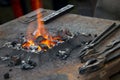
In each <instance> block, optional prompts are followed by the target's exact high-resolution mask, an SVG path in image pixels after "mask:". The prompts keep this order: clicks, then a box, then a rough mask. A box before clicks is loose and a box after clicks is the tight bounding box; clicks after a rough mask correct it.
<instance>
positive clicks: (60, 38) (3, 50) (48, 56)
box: [0, 9, 120, 80]
mask: <svg viewBox="0 0 120 80" xmlns="http://www.w3.org/2000/svg"><path fill="white" fill-rule="evenodd" d="M38 10H40V11H43V12H41V13H42V14H43V17H45V16H47V15H49V14H51V13H55V12H56V11H52V10H46V9H38ZM62 10H63V9H62ZM63 11H64V10H63ZM36 15H37V14H36V11H33V12H31V13H29V14H27V15H25V16H22V17H20V18H17V19H15V20H13V21H10V22H8V23H5V24H3V25H1V26H0V57H1V58H0V76H1V77H0V80H4V79H5V78H9V79H10V80H93V79H98V80H101V79H102V80H103V78H105V77H104V76H107V75H106V73H107V72H108V73H111V72H112V71H115V69H114V66H116V65H117V64H118V63H119V61H120V60H119V59H118V60H117V61H115V62H113V63H109V64H108V65H107V66H106V67H104V68H103V69H101V70H99V71H96V72H93V73H90V74H86V75H80V74H79V67H81V66H82V65H83V64H82V63H81V61H80V59H79V56H80V51H81V50H82V49H83V48H84V47H85V46H86V45H87V44H89V43H90V42H91V41H92V40H93V39H94V38H96V35H99V34H100V33H101V32H103V31H104V30H105V29H106V28H107V27H108V26H110V25H111V24H112V23H113V22H116V24H119V22H118V21H111V20H104V19H97V18H90V17H83V16H80V15H75V14H65V15H63V16H61V17H58V18H56V19H54V20H52V21H51V22H49V23H47V24H46V23H45V24H44V29H43V31H44V30H46V31H44V33H45V34H44V33H42V35H41V34H40V32H39V31H38V32H37V30H38V28H40V27H38V20H36V17H35V16H36ZM30 16H32V17H30ZM28 20H29V21H30V23H29V21H28ZM31 20H33V21H32V22H31ZM39 25H43V23H41V24H39ZM31 26H32V27H34V29H33V28H32V29H31ZM29 28H30V29H29ZM27 31H28V32H29V33H28V32H27ZM36 33H39V35H37V37H35V36H36ZM118 33H119V31H118ZM118 33H117V34H118ZM117 34H116V35H115V36H117ZM43 35H44V36H46V35H47V37H44V36H43ZM113 36H114V35H113ZM34 37H35V38H34ZM117 37H119V36H117ZM30 40H32V42H30ZM44 40H45V41H46V40H47V41H50V44H49V45H47V44H46V43H44ZM42 41H43V42H42ZM110 41H111V40H110ZM40 42H42V44H41V43H40ZM28 43H30V44H28ZM31 43H32V44H31ZM43 43H44V44H43ZM107 43H108V42H107ZM3 45H4V46H3ZM26 45H27V47H26ZM100 46H103V45H102V44H101V45H100ZM39 47H40V49H39ZM100 48H101V47H100ZM102 48H105V47H102ZM100 50H101V49H100ZM113 65H114V66H113ZM118 67H119V66H117V67H116V68H118ZM110 69H111V70H112V69H113V70H112V71H111V72H109V71H110ZM105 71H106V72H105ZM94 75H95V76H94ZM86 76H87V77H86ZM9 79H8V80H9Z"/></svg>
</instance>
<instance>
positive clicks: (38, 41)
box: [35, 36, 46, 44]
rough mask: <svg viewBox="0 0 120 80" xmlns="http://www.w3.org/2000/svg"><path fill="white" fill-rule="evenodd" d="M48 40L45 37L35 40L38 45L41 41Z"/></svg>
mask: <svg viewBox="0 0 120 80" xmlns="http://www.w3.org/2000/svg"><path fill="white" fill-rule="evenodd" d="M43 40H46V39H45V38H44V37H43V36H38V37H37V38H36V40H35V42H36V43H38V44H39V43H40V42H41V41H43Z"/></svg>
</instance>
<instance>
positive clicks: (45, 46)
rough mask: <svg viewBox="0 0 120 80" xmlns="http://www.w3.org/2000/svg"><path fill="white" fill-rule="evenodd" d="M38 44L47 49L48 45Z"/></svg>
mask: <svg viewBox="0 0 120 80" xmlns="http://www.w3.org/2000/svg"><path fill="white" fill-rule="evenodd" d="M39 46H40V47H41V48H42V49H45V50H47V49H49V48H48V46H47V45H45V44H39Z"/></svg>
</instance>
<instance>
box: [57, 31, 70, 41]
mask: <svg viewBox="0 0 120 80" xmlns="http://www.w3.org/2000/svg"><path fill="white" fill-rule="evenodd" d="M57 34H58V36H60V37H61V38H62V40H63V41H66V40H68V39H69V37H72V33H71V32H70V31H69V30H68V29H64V30H60V31H58V32H57Z"/></svg>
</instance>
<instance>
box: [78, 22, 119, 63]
mask: <svg viewBox="0 0 120 80" xmlns="http://www.w3.org/2000/svg"><path fill="white" fill-rule="evenodd" d="M119 28H120V25H116V24H115V23H113V24H112V25H111V26H110V27H108V28H107V29H106V30H105V31H104V32H103V33H101V34H100V35H99V36H98V37H96V38H95V39H94V40H93V41H92V42H91V43H90V44H88V45H87V46H86V47H85V48H83V50H82V51H81V52H80V56H79V57H80V60H81V62H84V59H83V57H84V56H86V55H88V54H89V53H86V51H87V50H88V49H93V50H94V48H95V46H96V45H98V44H100V42H102V41H103V40H104V39H106V38H107V37H108V36H110V35H111V34H112V33H113V32H115V31H116V30H118V29H119ZM90 54H91V53H90Z"/></svg>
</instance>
